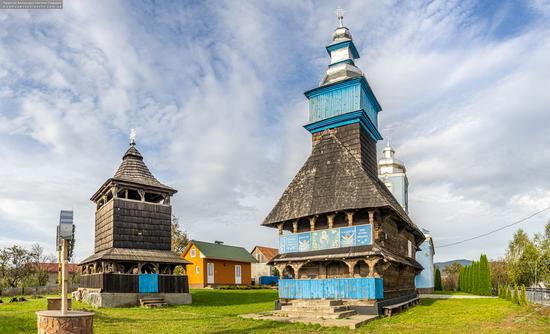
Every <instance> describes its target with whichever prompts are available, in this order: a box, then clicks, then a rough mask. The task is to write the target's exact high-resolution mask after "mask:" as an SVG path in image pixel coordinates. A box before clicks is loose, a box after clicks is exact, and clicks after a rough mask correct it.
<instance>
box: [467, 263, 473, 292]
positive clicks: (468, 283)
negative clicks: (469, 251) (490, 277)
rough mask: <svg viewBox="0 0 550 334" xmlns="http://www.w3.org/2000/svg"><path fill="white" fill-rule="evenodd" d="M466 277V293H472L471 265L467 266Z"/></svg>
mask: <svg viewBox="0 0 550 334" xmlns="http://www.w3.org/2000/svg"><path fill="white" fill-rule="evenodd" d="M467 274H468V276H467V277H466V292H468V293H470V292H472V265H471V264H470V265H469V266H468V272H467Z"/></svg>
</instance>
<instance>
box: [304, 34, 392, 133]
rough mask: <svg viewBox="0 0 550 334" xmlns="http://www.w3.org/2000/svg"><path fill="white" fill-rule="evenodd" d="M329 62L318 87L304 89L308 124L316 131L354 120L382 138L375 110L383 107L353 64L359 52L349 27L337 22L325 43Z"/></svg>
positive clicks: (310, 129) (364, 128)
mask: <svg viewBox="0 0 550 334" xmlns="http://www.w3.org/2000/svg"><path fill="white" fill-rule="evenodd" d="M326 49H327V51H328V53H329V55H330V65H329V66H328V69H327V71H326V74H325V77H324V78H323V80H322V81H321V84H320V86H319V87H317V88H315V89H312V90H309V91H307V92H305V95H306V97H307V98H308V100H309V124H307V125H306V126H305V128H306V129H307V130H308V131H309V132H311V133H312V134H315V133H317V132H321V131H323V130H327V129H333V128H337V127H341V126H344V125H349V124H354V123H357V124H359V125H360V126H361V128H362V129H363V130H364V131H366V132H367V133H368V134H369V136H370V137H371V138H372V139H373V140H374V141H378V140H380V139H382V136H381V135H380V132H379V131H378V113H379V112H380V111H381V110H382V108H381V107H380V104H379V103H378V101H377V100H376V97H375V96H374V93H373V92H372V89H371V88H370V86H369V84H368V82H367V80H366V79H365V76H364V75H363V72H362V71H361V70H360V69H359V68H358V67H357V66H355V60H356V59H358V58H359V53H358V52H357V48H356V47H355V44H353V40H352V37H351V33H350V32H349V30H348V28H346V27H343V26H340V27H338V28H337V29H336V31H335V32H334V34H333V35H332V43H331V44H330V45H328V46H327V47H326Z"/></svg>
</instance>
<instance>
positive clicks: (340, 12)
mask: <svg viewBox="0 0 550 334" xmlns="http://www.w3.org/2000/svg"><path fill="white" fill-rule="evenodd" d="M344 12H345V11H344V10H343V9H342V7H338V8H336V17H337V18H338V23H339V27H340V28H343V27H344Z"/></svg>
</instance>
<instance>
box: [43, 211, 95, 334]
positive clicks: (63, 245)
mask: <svg viewBox="0 0 550 334" xmlns="http://www.w3.org/2000/svg"><path fill="white" fill-rule="evenodd" d="M59 216H60V217H59V225H58V226H57V238H56V244H57V251H58V254H59V262H60V266H61V305H60V307H59V308H58V310H57V309H49V305H48V311H38V312H36V315H37V329H38V333H39V334H46V333H67V334H72V333H75V334H76V333H82V334H91V333H93V331H94V325H93V316H94V313H93V312H86V311H69V310H68V305H67V301H68V299H67V293H68V286H69V274H68V267H67V264H68V262H69V259H70V258H71V257H72V253H73V248H74V231H75V227H74V224H73V211H66V210H61V213H60V215H59ZM58 277H59V275H58ZM48 304H49V303H48ZM57 305H59V304H57Z"/></svg>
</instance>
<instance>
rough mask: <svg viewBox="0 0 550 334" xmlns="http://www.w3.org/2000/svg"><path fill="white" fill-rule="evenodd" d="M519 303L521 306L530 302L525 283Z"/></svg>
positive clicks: (522, 286)
mask: <svg viewBox="0 0 550 334" xmlns="http://www.w3.org/2000/svg"><path fill="white" fill-rule="evenodd" d="M519 304H520V305H521V306H526V305H527V304H529V302H528V301H527V293H526V291H525V285H523V284H522V285H521V293H520V295H519Z"/></svg>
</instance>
